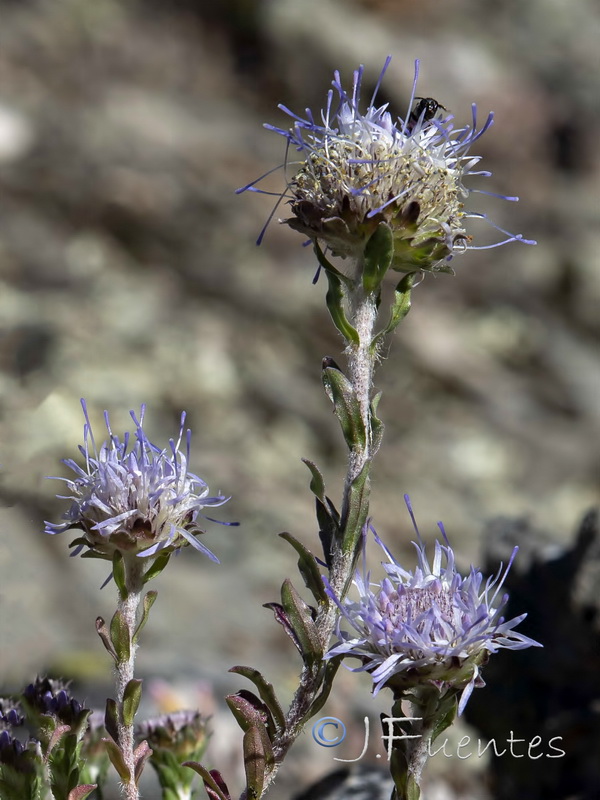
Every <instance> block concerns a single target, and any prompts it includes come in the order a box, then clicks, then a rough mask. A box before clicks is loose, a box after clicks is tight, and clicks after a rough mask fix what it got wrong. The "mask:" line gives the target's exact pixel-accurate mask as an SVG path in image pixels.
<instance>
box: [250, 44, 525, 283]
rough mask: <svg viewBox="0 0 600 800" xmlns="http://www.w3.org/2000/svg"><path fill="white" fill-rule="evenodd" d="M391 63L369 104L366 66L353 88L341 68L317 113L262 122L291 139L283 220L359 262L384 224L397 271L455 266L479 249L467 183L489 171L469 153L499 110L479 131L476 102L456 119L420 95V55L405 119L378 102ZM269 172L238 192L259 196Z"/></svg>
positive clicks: (517, 237)
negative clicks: (462, 120)
mask: <svg viewBox="0 0 600 800" xmlns="http://www.w3.org/2000/svg"><path fill="white" fill-rule="evenodd" d="M390 61H391V57H388V58H387V60H386V62H385V65H384V67H383V70H382V71H381V75H380V77H379V80H378V82H377V85H376V87H375V91H374V92H373V95H372V96H371V99H370V101H369V102H368V104H367V106H366V109H365V108H364V105H363V103H362V99H361V85H362V82H363V75H364V68H363V67H362V66H360V67H359V68H358V69H357V70H355V71H354V75H353V80H352V86H351V89H350V90H347V89H346V88H344V86H343V84H342V80H341V77H340V73H339V72H337V71H336V72H335V73H334V80H333V81H332V87H333V88H332V89H330V90H329V92H328V95H327V100H326V103H325V106H324V108H323V109H322V110H321V111H320V112H319V113H318V114H313V112H312V111H311V110H310V109H306V112H305V113H306V116H305V117H302V116H299V115H297V114H295V113H294V112H293V111H291V110H289V109H288V108H287V107H286V106H284V105H280V106H279V108H280V109H281V110H283V111H284V112H285V113H286V114H288V115H289V116H290V117H291V119H292V120H293V124H292V127H291V128H288V129H285V128H278V127H275V126H273V125H265V127H266V128H268V129H270V130H272V131H274V132H275V133H278V134H280V135H281V136H283V137H284V138H285V139H286V140H287V149H286V158H285V162H284V164H283V166H284V168H285V170H286V174H287V173H289V174H290V177H286V188H285V190H284V192H283V193H282V195H281V197H280V200H279V202H281V201H282V200H285V201H287V203H288V204H289V206H290V207H291V210H292V214H293V216H292V217H290V218H288V219H285V220H281V221H282V222H284V223H286V224H288V225H289V226H290V227H291V228H293V229H294V230H297V231H299V232H301V233H303V234H304V235H306V236H307V237H308V239H309V240H310V241H313V242H319V243H320V244H321V245H324V246H326V247H327V248H328V249H329V250H330V251H331V252H332V253H333V255H336V256H340V257H342V258H346V257H349V258H351V259H354V260H356V261H360V260H361V258H362V256H363V254H364V251H365V247H366V244H367V242H368V240H369V238H370V237H371V235H372V234H373V233H374V231H375V230H376V229H377V227H378V226H379V225H380V224H381V223H385V224H386V225H387V226H389V228H390V229H391V231H392V235H393V241H394V253H393V257H392V262H391V268H392V269H394V270H397V271H400V272H414V271H418V270H430V271H435V272H451V271H452V270H451V269H450V266H449V262H450V261H451V260H452V258H453V256H454V255H456V254H457V253H462V252H464V251H465V250H468V249H478V246H477V245H473V244H472V239H473V237H472V234H471V233H469V232H468V231H467V229H466V221H467V219H468V218H469V217H485V215H483V214H477V213H474V212H471V211H470V210H469V209H466V208H465V202H466V199H467V198H468V196H469V194H470V193H471V192H472V191H476V190H475V189H471V188H468V187H466V186H465V179H470V178H471V177H474V176H489V175H490V173H489V172H486V171H482V170H480V169H478V163H479V161H480V159H481V157H480V156H478V155H473V154H472V153H471V152H470V151H471V148H472V147H473V145H475V143H476V142H477V141H478V140H479V139H480V137H481V136H483V134H484V133H485V132H486V131H487V130H488V128H489V127H490V125H491V124H492V121H493V114H491V113H490V114H489V115H488V116H487V118H486V119H485V121H484V122H483V124H482V125H481V126H480V127H479V128H478V121H477V108H476V106H475V105H473V106H472V114H471V120H470V122H469V123H467V124H466V125H458V126H457V125H455V123H454V117H453V115H452V114H450V113H446V109H445V107H444V106H443V105H442V104H441V103H439V102H437V101H436V100H435V99H433V98H430V97H427V98H421V97H418V96H417V95H416V88H417V78H418V69H419V62H418V61H417V62H416V64H415V77H414V82H413V87H412V92H411V95H410V99H409V102H408V105H407V108H406V111H405V113H404V116H403V117H401V116H399V117H396V118H394V117H393V116H392V114H391V112H390V111H388V104H387V103H385V104H383V105H379V106H378V105H376V97H377V93H378V91H379V87H380V85H381V83H382V81H383V77H384V74H385V72H386V70H387V68H388V65H389V63H390ZM294 154H297V158H295V157H294ZM273 171H274V170H271V171H270V172H273ZM268 174H270V173H267V175H268ZM264 177H266V176H262V177H261V178H259V179H258V180H256V181H253V182H252V183H250V184H248V185H247V186H244V187H242V188H241V189H239V190H238V192H243V191H255V192H261V191H262V189H261V188H259V187H258V184H260V181H261V180H262V179H263V178H264ZM267 193H269V192H267ZM498 196H499V197H502V196H501V195H498ZM503 199H506V200H517V199H518V198H516V197H503ZM279 202H278V204H277V205H279ZM276 208H277V206H276ZM274 211H275V209H274ZM485 218H486V219H487V217H485ZM265 227H266V226H265ZM493 227H497V226H495V225H494V226H493ZM498 230H500V231H501V232H502V234H503V235H504V238H503V240H502V241H501V242H498V243H497V244H503V243H505V242H508V241H515V240H519V241H522V242H525V241H526V240H525V239H523V237H522V236H521V235H512V234H510V233H508V232H507V231H504V230H502V229H500V228H498ZM263 233H264V229H263ZM263 233H261V236H260V237H259V242H260V240H261V239H262V235H263ZM527 243H530V244H531V243H533V242H527ZM487 246H496V244H494V245H484V247H487Z"/></svg>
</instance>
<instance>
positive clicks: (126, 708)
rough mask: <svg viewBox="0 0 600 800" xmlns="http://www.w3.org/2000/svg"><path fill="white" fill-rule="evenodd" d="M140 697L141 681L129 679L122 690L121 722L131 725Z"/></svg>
mask: <svg viewBox="0 0 600 800" xmlns="http://www.w3.org/2000/svg"><path fill="white" fill-rule="evenodd" d="M141 698H142V681H141V680H136V679H135V678H134V679H132V680H130V681H129V683H128V684H127V686H126V687H125V691H124V692H123V722H124V724H125V725H127V726H129V725H133V719H134V717H135V715H136V713H137V710H138V708H139V705H140V700H141Z"/></svg>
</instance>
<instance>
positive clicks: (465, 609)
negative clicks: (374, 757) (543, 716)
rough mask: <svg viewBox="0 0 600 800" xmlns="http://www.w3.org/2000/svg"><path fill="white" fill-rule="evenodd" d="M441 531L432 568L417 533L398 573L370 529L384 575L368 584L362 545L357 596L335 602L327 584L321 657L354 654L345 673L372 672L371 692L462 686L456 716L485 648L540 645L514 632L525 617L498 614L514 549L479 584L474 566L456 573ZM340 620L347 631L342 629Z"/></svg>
mask: <svg viewBox="0 0 600 800" xmlns="http://www.w3.org/2000/svg"><path fill="white" fill-rule="evenodd" d="M407 502H408V501H407ZM411 516H412V511H411ZM440 529H441V531H442V534H443V535H444V541H445V544H443V545H442V544H440V542H439V541H436V543H435V554H434V558H433V563H432V564H431V565H430V563H429V561H428V558H427V555H426V553H425V545H424V543H423V542H422V540H421V538H420V536H419V534H418V531H417V536H418V542H415V543H414V544H415V547H416V550H417V557H418V566H417V567H416V568H415V570H414V572H410V571H408V570H405V569H404V568H403V567H402V566H401V565H400V564H399V563H398V561H396V559H395V558H394V557H393V556H392V554H391V553H390V551H389V550H388V548H387V547H386V546H385V544H384V543H383V542H382V541H381V539H380V538H379V537H378V536H377V534H376V533H375V532H374V531H373V534H374V536H375V540H376V542H377V543H378V544H379V545H380V547H381V548H382V549H383V551H384V553H385V555H386V556H387V558H388V562H387V563H383V567H384V569H385V572H386V573H387V577H385V578H384V579H383V580H382V581H381V583H374V582H371V580H370V573H368V572H366V564H365V555H364V550H363V569H362V572H361V571H359V570H357V572H356V576H355V579H354V585H355V586H356V589H357V590H358V595H359V599H358V600H350V599H348V598H346V600H345V601H344V602H342V603H340V601H339V599H338V598H337V597H336V596H335V595H334V594H333V592H332V590H331V588H330V587H329V586H328V592H329V594H330V596H331V597H332V598H333V600H334V601H335V602H336V603H337V605H338V607H339V610H340V618H339V620H338V625H337V630H336V634H337V637H338V642H337V643H336V644H335V645H334V646H333V647H332V648H331V649H330V650H329V651H328V653H327V658H331V657H333V656H337V655H343V656H354V657H356V658H358V659H360V660H361V662H362V665H361V666H359V667H356V668H355V669H352V670H351V671H353V672H361V671H367V672H369V673H370V674H371V677H372V679H373V694H377V692H379V691H380V689H382V688H383V687H388V688H391V689H393V690H394V691H400V692H401V691H403V690H410V689H413V690H414V689H415V688H416V687H419V686H436V687H437V688H438V689H439V690H440V694H444V693H445V692H446V691H447V690H449V689H455V690H456V689H459V690H462V694H461V698H460V702H459V707H458V711H459V713H462V711H463V709H464V707H465V705H466V703H467V701H468V699H469V697H470V696H471V693H472V691H473V688H474V687H475V686H483V685H484V682H483V680H482V679H481V676H480V667H481V666H482V664H484V663H485V662H486V661H487V659H488V656H489V654H490V653H495V652H496V651H497V650H499V649H501V648H508V649H511V650H521V649H523V648H526V647H531V646H532V645H533V646H538V647H541V645H540V644H539V643H538V642H536V641H534V640H533V639H530V638H529V637H527V636H524V635H523V634H521V633H516V632H515V631H514V628H515V627H516V626H517V625H518V624H519V623H520V622H521V621H522V620H523V619H524V618H525V617H526V616H527V615H526V614H522V615H520V616H518V617H515V618H513V619H511V620H508V621H506V620H505V619H504V618H503V617H502V609H503V608H504V606H505V605H506V602H507V599H508V596H507V595H503V596H502V595H499V593H500V590H501V588H502V585H503V583H504V581H505V579H506V575H507V573H508V570H509V569H510V566H511V564H512V561H513V559H514V556H515V554H516V548H515V552H513V555H512V558H511V561H510V563H509V564H508V566H507V567H506V569H505V570H504V571H502V569H501V570H500V571H499V572H498V574H497V575H495V576H494V577H492V578H488V579H487V580H485V581H484V577H483V574H482V573H481V572H480V571H479V570H478V569H476V568H475V567H473V566H472V567H471V569H470V571H469V574H468V575H467V576H466V577H463V576H462V575H461V574H460V573H459V572H458V571H457V569H456V565H455V563H454V553H453V551H452V548H451V547H450V544H449V542H448V539H447V538H446V535H445V533H444V529H443V527H442V526H441V524H440ZM365 535H366V532H365ZM344 623H346V624H347V625H349V626H350V629H351V630H350V631H347V630H344V629H343V627H342V626H343V625H344Z"/></svg>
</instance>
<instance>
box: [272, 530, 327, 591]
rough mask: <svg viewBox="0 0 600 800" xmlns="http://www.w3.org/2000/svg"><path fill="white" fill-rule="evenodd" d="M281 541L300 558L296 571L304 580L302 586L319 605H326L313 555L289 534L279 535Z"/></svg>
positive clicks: (321, 580)
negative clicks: (286, 543)
mask: <svg viewBox="0 0 600 800" xmlns="http://www.w3.org/2000/svg"><path fill="white" fill-rule="evenodd" d="M279 535H280V536H281V538H282V539H285V541H286V542H289V543H290V544H291V545H292V547H293V548H294V549H295V550H296V552H297V553H298V555H299V556H300V558H299V559H298V569H299V570H300V574H301V575H302V578H303V580H304V585H305V586H306V588H307V589H310V591H311V592H312V594H313V597H314V598H315V600H317V602H319V603H328V602H329V598H328V597H327V593H326V592H325V586H324V585H323V579H322V578H321V573H320V572H319V567H318V566H317V561H316V559H315V557H314V555H313V554H312V553H311V552H310V550H308V549H307V548H306V547H305V546H304V545H303V544H302V543H301V542H299V541H298V540H297V539H295V538H294V537H293V536H292V535H291V533H280V534H279Z"/></svg>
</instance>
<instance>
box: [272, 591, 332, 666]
mask: <svg viewBox="0 0 600 800" xmlns="http://www.w3.org/2000/svg"><path fill="white" fill-rule="evenodd" d="M281 603H282V605H283V608H284V610H285V613H286V614H287V617H288V619H289V622H290V625H291V627H292V630H293V631H294V633H295V634H296V636H297V638H298V642H299V644H300V648H301V651H302V658H303V660H304V661H305V663H307V664H313V663H314V662H315V661H317V660H318V659H320V658H321V657H322V656H323V648H322V647H321V642H320V641H319V636H318V634H317V628H316V625H315V623H314V620H313V618H312V616H311V613H310V608H309V607H308V606H307V605H306V603H305V602H304V600H303V599H302V598H301V597H300V595H299V594H298V592H297V591H296V590H295V589H294V587H293V586H292V583H291V581H290V580H289V578H286V579H285V581H284V582H283V585H282V587H281Z"/></svg>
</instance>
